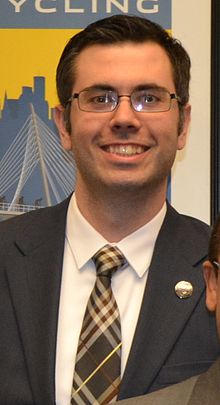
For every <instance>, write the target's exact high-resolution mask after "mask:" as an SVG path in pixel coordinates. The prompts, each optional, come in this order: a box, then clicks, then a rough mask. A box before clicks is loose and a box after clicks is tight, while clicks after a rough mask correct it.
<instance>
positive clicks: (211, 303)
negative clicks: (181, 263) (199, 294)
mask: <svg viewBox="0 0 220 405" xmlns="http://www.w3.org/2000/svg"><path fill="white" fill-rule="evenodd" d="M203 272H204V278H205V283H206V306H207V308H208V309H209V311H215V310H216V305H217V290H218V277H217V274H216V269H215V268H214V266H213V264H212V263H211V262H210V261H209V260H206V261H205V262H204V263H203Z"/></svg>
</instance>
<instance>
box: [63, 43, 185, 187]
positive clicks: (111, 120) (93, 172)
mask: <svg viewBox="0 0 220 405" xmlns="http://www.w3.org/2000/svg"><path fill="white" fill-rule="evenodd" d="M149 85H150V86H153V87H154V86H159V87H162V88H165V89H167V90H168V91H169V93H175V87H174V83H173V75H172V67H171V63H170V60H169V58H168V56H167V54H166V53H165V51H164V50H163V49H162V48H161V47H160V46H159V45H157V44H156V43H151V42H146V43H143V44H142V43H141V44H134V43H131V42H128V43H125V44H115V45H109V46H104V45H94V46H91V47H88V48H86V49H85V50H83V51H82V52H81V54H80V55H79V56H78V58H77V61H76V81H75V83H74V88H73V89H72V93H79V92H80V91H82V90H84V89H86V88H90V87H93V86H102V87H106V88H109V87H110V88H111V89H114V90H116V91H117V92H118V94H119V95H123V94H124V95H130V94H131V93H132V92H133V91H134V90H135V89H137V88H139V87H140V86H141V87H144V86H146V87H149ZM184 115H185V120H184V125H183V128H182V130H181V133H180V134H178V122H179V108H178V103H177V101H176V100H172V103H171V109H170V110H169V111H166V112H159V113H158V112H157V113H155V112H154V113H143V112H142V113H141V112H136V111H134V110H133V109H132V107H131V105H130V100H129V98H128V97H121V98H120V103H119V106H118V107H117V108H116V109H115V110H114V111H112V112H104V113H103V112H102V113H100V112H85V111H81V110H80V109H79V106H78V102H77V100H76V99H74V100H73V101H72V104H71V110H70V123H71V133H70V134H69V133H68V132H67V130H66V129H65V125H64V122H63V118H62V116H63V114H62V109H61V108H58V109H57V111H56V121H57V125H58V127H59V130H60V135H61V141H62V144H63V146H64V147H65V149H67V150H70V149H72V150H73V152H74V156H75V160H76V164H77V169H78V170H77V185H76V192H77V190H83V192H84V194H85V192H88V190H93V192H94V191H95V190H99V192H101V190H110V191H111V190H112V191H113V190H116V191H118V192H121V193H122V192H123V189H124V190H128V189H130V190H132V191H136V192H137V191H138V189H140V188H142V189H143V188H146V190H148V191H150V192H152V191H153V190H154V189H155V187H156V188H158V187H159V189H163V190H166V182H167V176H168V175H169V172H170V169H171V167H172V164H173V161H174V158H175V154H176V151H177V150H178V149H182V148H183V147H184V145H185V140H186V132H187V129H188V124H189V116H190V106H189V105H188V106H186V107H185V109H184ZM103 192H105V191H103Z"/></svg>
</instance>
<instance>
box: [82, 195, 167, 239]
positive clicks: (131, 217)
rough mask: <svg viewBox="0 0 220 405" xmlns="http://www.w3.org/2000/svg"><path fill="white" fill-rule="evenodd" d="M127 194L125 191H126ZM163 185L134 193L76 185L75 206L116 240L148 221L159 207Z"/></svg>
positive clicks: (162, 201)
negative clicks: (88, 190) (154, 190)
mask: <svg viewBox="0 0 220 405" xmlns="http://www.w3.org/2000/svg"><path fill="white" fill-rule="evenodd" d="M125 194H126V195H125ZM165 198H166V189H165V190H161V191H160V192H158V193H157V195H152V193H150V195H146V192H145V193H143V192H141V191H140V190H139V191H138V192H137V193H134V192H133V193H131V192H127V193H120V192H119V191H118V190H117V192H115V193H113V191H112V190H111V192H110V196H108V195H107V193H105V194H104V196H103V193H102V195H96V194H95V193H94V190H93V193H83V192H82V190H78V189H76V201H77V205H78V208H79V210H80V212H81V213H82V215H83V216H84V217H85V218H86V220H87V221H88V222H89V223H90V224H91V225H92V226H93V227H94V228H95V229H96V230H97V231H98V232H99V233H100V234H101V235H102V236H103V237H104V238H105V239H106V240H107V241H108V242H116V243H117V242H119V241H120V240H121V239H123V238H125V237H126V236H128V235H129V234H131V233H132V232H135V231H136V230H137V229H139V228H141V227H142V226H143V225H145V224H147V223H148V222H149V221H150V220H151V219H153V218H154V216H155V215H156V214H157V213H158V212H159V211H160V209H161V208H162V206H163V204H164V201H165Z"/></svg>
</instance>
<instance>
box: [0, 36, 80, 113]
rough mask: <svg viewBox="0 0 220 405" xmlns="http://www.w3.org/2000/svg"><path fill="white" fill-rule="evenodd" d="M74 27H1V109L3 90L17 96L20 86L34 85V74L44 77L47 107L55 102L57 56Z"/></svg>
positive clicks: (0, 107) (10, 95)
mask: <svg viewBox="0 0 220 405" xmlns="http://www.w3.org/2000/svg"><path fill="white" fill-rule="evenodd" d="M78 31H79V30H78V29H77V30H76V29H47V30H46V29H1V30H0V38H1V40H0V58H1V63H0V109H2V108H3V102H4V96H5V92H7V95H8V98H16V99H17V98H18V97H19V96H20V94H21V92H22V86H30V87H33V77H34V76H44V77H45V78H46V95H45V98H46V100H47V101H48V102H49V104H50V107H54V105H55V104H56V103H57V98H56V85H55V74H56V66H57V63H58V61H59V57H60V55H61V53H62V51H63V48H64V46H65V44H66V43H67V42H68V40H69V38H70V37H72V36H73V35H75V34H76V33H77V32H78Z"/></svg>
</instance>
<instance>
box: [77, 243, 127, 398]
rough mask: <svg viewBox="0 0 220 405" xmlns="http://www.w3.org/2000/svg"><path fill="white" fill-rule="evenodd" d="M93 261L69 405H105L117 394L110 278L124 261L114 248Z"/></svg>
mask: <svg viewBox="0 0 220 405" xmlns="http://www.w3.org/2000/svg"><path fill="white" fill-rule="evenodd" d="M93 261H94V263H95V265H96V273H97V277H96V283H95V286H94V288H93V291H92V293H91V296H90V298H89V301H88V304H87V308H86V312H85V316H84V319H83V325H82V330H81V334H80V338H79V343H78V350H77V356H76V364H75V374H74V378H73V387H72V396H71V398H72V399H71V404H72V405H73V404H77V405H84V404H86V405H90V404H108V403H109V402H110V401H113V400H116V398H117V394H118V391H119V384H120V368H121V349H120V348H121V326H120V316H119V311H118V307H117V304H116V301H115V298H114V295H113V293H112V289H111V277H112V275H113V273H114V272H115V271H116V270H118V269H119V268H120V267H122V266H123V265H124V264H125V263H126V259H125V257H124V256H123V255H122V253H121V252H120V250H119V249H118V248H116V247H113V246H110V245H106V246H104V247H103V248H102V249H100V250H99V251H98V252H97V253H96V254H95V256H93Z"/></svg>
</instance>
